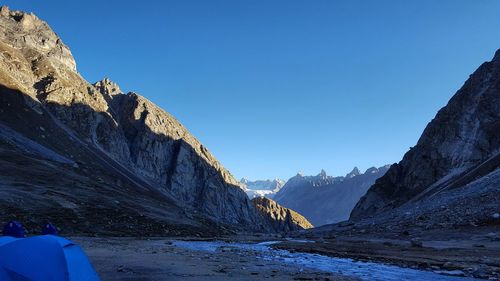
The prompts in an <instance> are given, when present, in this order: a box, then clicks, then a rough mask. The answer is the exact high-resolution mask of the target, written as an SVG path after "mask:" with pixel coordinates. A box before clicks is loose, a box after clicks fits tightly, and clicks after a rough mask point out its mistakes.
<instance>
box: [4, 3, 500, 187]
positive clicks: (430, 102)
mask: <svg viewBox="0 0 500 281" xmlns="http://www.w3.org/2000/svg"><path fill="white" fill-rule="evenodd" d="M0 3H3V4H7V5H8V6H10V7H11V9H22V10H27V11H32V12H34V13H35V14H37V15H38V16H39V17H40V18H42V19H44V20H46V21H47V22H48V23H49V24H50V25H51V26H52V28H53V29H54V30H55V32H56V33H58V34H59V35H60V36H61V37H62V39H63V41H64V42H65V43H66V44H67V45H69V47H70V48H71V50H72V51H73V55H74V56H75V58H76V60H77V67H78V70H79V71H80V73H81V74H82V75H83V76H84V77H85V78H86V79H87V80H88V81H89V82H95V81H97V80H100V79H102V78H103V77H109V78H110V79H111V80H113V81H115V82H117V83H118V84H119V85H120V86H121V88H122V90H124V91H135V92H138V93H140V94H142V95H144V96H145V97H147V98H148V99H150V100H152V101H153V102H155V103H157V104H158V105H159V106H161V107H162V108H164V109H165V110H167V111H168V112H170V113H172V114H173V115H174V116H176V117H177V119H179V120H180V121H181V122H182V123H183V124H184V125H185V126H186V127H187V128H188V129H189V130H190V131H191V132H192V133H193V134H194V135H195V136H196V137H198V138H199V139H200V140H201V142H202V143H204V144H205V145H206V146H207V147H208V148H209V149H210V150H211V151H212V153H213V154H214V155H215V156H216V157H217V158H218V159H219V160H220V161H221V162H222V163H223V164H224V165H225V166H226V167H227V168H228V169H229V170H230V171H231V172H232V173H233V174H234V175H235V176H236V177H238V178H240V177H247V178H250V179H260V178H274V177H281V178H285V179H287V178H289V177H290V176H293V175H294V174H295V173H296V172H297V171H302V172H304V173H305V174H317V173H319V171H320V169H322V168H323V169H325V170H326V171H327V173H328V174H331V175H343V174H345V173H347V172H349V171H350V170H351V169H352V167H353V166H358V167H360V169H362V170H364V169H367V168H369V167H370V166H380V165H383V164H386V163H394V162H398V161H399V160H400V159H401V158H402V156H403V154H404V153H405V152H406V151H407V150H408V149H409V147H411V146H413V145H414V144H415V143H416V142H417V140H418V137H419V136H420V134H421V132H422V131H423V129H424V127H425V125H426V124H427V123H428V122H429V121H430V120H431V119H432V118H433V117H434V115H435V114H436V112H437V110H438V109H439V108H441V107H442V106H444V105H445V104H446V103H447V101H448V100H449V99H450V97H451V96H452V95H453V94H454V93H455V92H456V90H458V89H459V88H460V87H461V86H462V84H463V82H464V81H465V80H466V79H467V78H468V76H469V74H471V73H472V72H473V71H474V70H475V69H476V68H477V67H478V66H479V65H480V64H481V63H482V62H484V61H487V60H490V59H491V58H492V56H493V54H494V52H495V51H496V49H498V48H500V36H498V34H499V30H500V1H498V0H481V1H473V0H470V1H460V0H449V1H445V0H441V1H435V0H421V1H402V0H394V1H392V0H391V1H389V0H381V1H358V0H345V1H333V0H315V1H305V0H275V1H274V0H271V1H270V0H240V1H234V0H211V1H206V0H200V1H191V0H182V1H180V0H179V1H151V0H143V1H140V2H138V1H94V0H87V1H67V0H64V1H63V0H51V1H34V0H31V1H19V0H10V1H0Z"/></svg>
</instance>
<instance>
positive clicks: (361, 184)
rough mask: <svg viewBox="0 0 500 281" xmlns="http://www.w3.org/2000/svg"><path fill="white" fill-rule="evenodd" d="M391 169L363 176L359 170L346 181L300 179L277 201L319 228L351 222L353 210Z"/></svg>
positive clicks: (324, 176) (324, 177) (325, 177)
mask: <svg viewBox="0 0 500 281" xmlns="http://www.w3.org/2000/svg"><path fill="white" fill-rule="evenodd" d="M388 168H389V167H388V166H383V167H380V168H375V167H373V168H370V169H368V170H367V171H366V172H365V173H364V174H362V173H361V172H360V171H359V169H358V168H357V167H354V169H353V170H352V171H351V172H350V173H348V174H347V175H346V176H345V177H332V176H328V175H327V174H326V172H325V171H324V170H322V171H321V173H319V174H318V175H317V176H302V175H297V176H295V177H293V178H291V179H290V180H288V182H287V183H286V184H285V186H284V187H283V188H282V189H281V190H280V191H279V192H278V194H276V196H275V197H274V200H276V202H278V203H279V204H280V205H282V206H284V207H286V208H290V209H293V210H295V211H297V212H299V213H300V214H302V215H303V216H304V217H306V218H307V219H308V220H309V221H310V222H311V223H312V224H314V225H315V226H321V225H324V224H329V223H336V222H339V221H343V220H347V219H348V218H349V214H350V213H351V211H352V209H353V208H354V206H355V205H356V203H357V202H358V201H359V198H361V196H363V195H364V194H365V193H366V191H367V190H368V188H370V186H371V185H372V184H373V183H374V182H375V180H376V179H377V178H379V177H381V176H382V175H384V174H385V172H386V171H387V170H388Z"/></svg>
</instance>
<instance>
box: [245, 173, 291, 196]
mask: <svg viewBox="0 0 500 281" xmlns="http://www.w3.org/2000/svg"><path fill="white" fill-rule="evenodd" d="M240 183H241V186H242V187H243V189H244V190H245V192H246V193H247V195H248V197H250V198H255V197H267V198H270V199H272V198H273V197H274V195H276V193H277V192H278V191H280V189H281V188H282V187H283V186H284V185H285V181H284V180H282V179H274V180H256V181H250V180H247V179H245V178H242V179H241V180H240Z"/></svg>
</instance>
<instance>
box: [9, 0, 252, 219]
mask: <svg viewBox="0 0 500 281" xmlns="http://www.w3.org/2000/svg"><path fill="white" fill-rule="evenodd" d="M0 54H1V55H0V85H1V86H2V95H4V97H5V98H8V99H9V100H10V99H11V98H12V101H10V102H13V101H15V104H16V107H14V106H12V107H10V108H7V107H9V106H10V104H11V103H10V102H6V103H3V104H2V105H1V109H2V112H3V113H4V114H7V113H9V114H10V115H12V116H13V115H16V116H20V117H21V118H20V119H12V120H11V121H9V120H10V117H9V118H4V119H2V120H0V123H1V124H2V125H3V126H5V127H8V129H9V130H13V131H15V132H17V133H19V134H20V135H22V136H23V137H27V138H29V139H31V140H32V141H34V142H36V143H39V144H42V143H43V144H44V146H47V147H50V150H52V151H53V152H54V153H56V154H60V156H61V157H63V158H67V159H70V160H71V161H73V163H74V167H75V168H74V169H76V171H75V173H76V174H77V175H78V174H79V173H80V172H82V169H84V168H85V169H95V176H96V177H97V176H98V175H99V174H101V173H104V174H105V173H107V174H110V173H111V174H113V173H119V174H120V176H116V182H119V181H120V182H123V181H127V182H128V183H129V184H128V186H127V188H128V189H134V190H136V191H138V190H145V189H147V190H150V191H151V192H153V193H154V194H156V195H155V196H156V198H157V199H158V200H160V199H161V198H163V199H164V200H168V201H169V202H171V203H172V204H173V205H172V206H170V207H172V208H177V207H178V208H181V209H183V210H184V211H185V212H187V213H189V214H203V217H206V218H207V219H209V220H212V221H216V222H219V223H221V224H230V225H239V226H241V227H244V228H256V227H257V228H259V227H260V225H261V221H260V217H259V216H258V215H257V213H256V211H255V208H254V206H253V205H252V204H251V202H250V200H249V199H248V197H247V196H246V195H245V193H244V191H243V190H242V188H241V187H240V186H239V182H238V181H236V180H235V179H234V178H233V177H232V175H231V174H230V173H229V172H228V171H227V170H226V169H225V168H224V167H223V166H222V165H221V164H220V163H219V162H218V161H217V160H216V159H215V157H214V156H213V155H212V154H211V153H210V152H209V151H208V149H207V148H206V147H205V146H203V145H202V144H201V143H200V142H199V141H198V140H197V139H196V138H195V137H194V136H192V135H191V134H190V133H189V132H188V131H187V130H186V128H184V127H183V126H182V125H181V124H180V123H179V122H178V121H177V120H176V119H175V118H174V117H173V116H171V115H170V114H168V113H167V112H165V111H164V110H162V109H161V108H159V107H157V106H156V105H154V104H153V103H151V102H150V101H148V100H147V99H146V98H144V97H142V96H140V95H138V94H136V93H126V94H125V93H123V92H122V91H121V90H120V88H119V86H118V85H116V84H115V83H113V82H111V81H110V80H109V79H104V80H102V81H99V82H97V83H94V84H90V83H88V82H87V81H85V79H83V78H82V77H81V76H80V74H79V73H78V72H77V71H76V63H75V60H74V59H73V57H72V55H71V52H70V50H69V49H68V47H67V46H66V45H64V43H62V41H61V39H60V38H59V37H58V36H57V35H56V34H55V33H54V32H53V31H52V30H51V29H50V27H49V26H48V25H47V23H45V22H44V21H42V20H40V19H38V18H37V17H36V16H35V15H33V14H27V13H23V12H19V11H10V10H8V8H6V7H2V8H1V13H0ZM18 94H20V97H22V98H21V99H19V98H17V96H18ZM11 96H12V97H11ZM14 108H17V110H18V112H16V111H14ZM30 112H35V113H36V114H35V115H33V114H31V113H30ZM43 123H45V125H42V124H43ZM29 126H35V128H38V127H40V128H44V130H46V127H51V128H53V132H52V133H51V134H49V133H48V132H47V133H43V131H40V130H41V129H36V130H35V131H31V132H29V131H26V130H24V129H25V127H29ZM55 136H57V138H56V137H55ZM18 139H20V138H18ZM63 140H64V141H66V147H61V146H59V145H58V144H56V143H57V142H59V141H60V142H63V143H64V141H63ZM4 145H5V147H7V144H6V143H4ZM5 147H4V148H5ZM7 150H8V149H6V150H4V152H5V153H7ZM16 151H17V152H16V153H22V150H16ZM85 154H87V155H85ZM88 155H93V158H88ZM40 157H42V156H40ZM42 158H43V157H42ZM43 159H45V160H47V159H46V158H43ZM102 159H105V160H102ZM45 160H44V161H45ZM101 160H102V161H101ZM97 162H99V163H97ZM104 162H105V163H104ZM92 165H95V167H94V168H93V167H92ZM79 169H80V170H79ZM87 176H90V175H87ZM87 176H86V177H87ZM77 178H78V177H77ZM111 178H112V177H111ZM111 178H109V177H103V181H105V180H107V179H111ZM32 180H33V181H36V180H37V179H36V178H33V179H32ZM112 181H113V183H109V182H106V183H108V185H109V186H113V188H119V187H118V186H119V185H118V186H116V182H115V180H112ZM54 184H56V185H57V183H54ZM134 185H135V187H134ZM108 191H109V190H108ZM74 192H75V193H78V190H75V191H74ZM96 192H97V193H99V192H100V190H97V191H96ZM148 192H149V191H148ZM118 193H119V192H118ZM134 193H135V192H131V194H134ZM139 193H140V192H139ZM136 195H137V194H136ZM87 199H88V198H87ZM75 200H80V202H83V204H88V202H86V198H80V197H78V198H77V199H75ZM158 200H156V201H158ZM137 201H142V200H137ZM160 201H161V200H160ZM85 202H86V203H85ZM157 203H158V202H156V203H155V204H157ZM102 204H107V203H102ZM131 204H133V203H131ZM138 204H141V203H138ZM158 204H160V205H155V206H156V207H155V208H157V209H158V210H160V209H161V208H162V207H161V203H158ZM77 205H78V204H77ZM174 206H177V207H174ZM7 215H8V214H7ZM181 217H182V216H181ZM177 223H182V222H177Z"/></svg>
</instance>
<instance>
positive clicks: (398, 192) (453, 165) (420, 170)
mask: <svg viewBox="0 0 500 281" xmlns="http://www.w3.org/2000/svg"><path fill="white" fill-rule="evenodd" d="M499 132H500V51H497V53H496V55H495V57H494V58H493V60H492V61H490V62H486V63H483V64H482V65H481V66H480V67H479V68H478V69H477V70H476V71H475V72H474V73H473V74H472V75H471V76H470V78H469V79H468V80H467V81H466V82H465V84H464V85H463V87H462V88H461V89H460V90H459V91H458V92H457V93H456V94H455V95H454V96H453V97H452V98H451V100H450V101H449V102H448V104H447V105H446V106H445V107H443V108H442V109H441V110H440V111H439V112H438V113H437V115H436V117H435V118H434V119H433V120H432V121H431V122H430V123H429V124H428V125H427V127H426V128H425V130H424V132H423V134H422V136H421V137H420V139H419V140H418V142H417V144H416V145H415V146H414V147H413V148H411V149H410V151H408V152H407V153H406V154H405V155H404V157H403V159H402V160H401V162H399V163H397V164H394V165H393V166H391V168H390V169H389V171H388V172H387V173H386V174H385V175H384V176H383V177H381V178H380V179H378V180H377V182H376V183H375V184H374V185H373V186H372V187H371V188H370V190H369V191H368V192H367V194H366V195H365V196H363V198H362V199H361V200H360V202H359V203H358V204H357V205H356V207H355V208H354V210H353V212H352V214H351V218H352V219H360V218H365V217H369V216H373V215H376V214H378V213H380V212H383V211H386V210H391V209H393V208H397V207H399V206H401V205H403V204H405V203H406V202H409V201H412V200H413V201H419V200H422V199H423V198H429V197H432V196H435V195H436V194H438V193H442V192H445V191H447V190H450V189H453V188H457V187H460V186H464V185H466V184H467V183H470V182H472V181H473V180H475V179H478V178H480V177H482V176H484V175H486V174H488V173H490V172H492V171H494V170H495V169H498V168H499V167H500V154H499V152H500V133H499Z"/></svg>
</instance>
